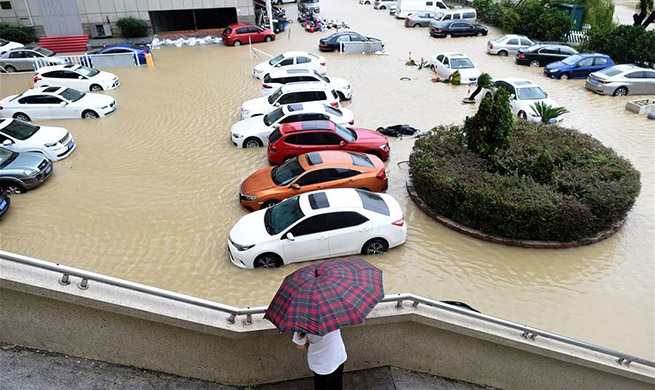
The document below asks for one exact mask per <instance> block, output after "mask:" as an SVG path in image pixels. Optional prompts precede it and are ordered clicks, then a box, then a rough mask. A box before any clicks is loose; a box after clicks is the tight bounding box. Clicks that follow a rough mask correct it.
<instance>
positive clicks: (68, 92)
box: [59, 88, 86, 102]
mask: <svg viewBox="0 0 655 390" xmlns="http://www.w3.org/2000/svg"><path fill="white" fill-rule="evenodd" d="M84 95H86V94H85V93H84V92H80V91H77V90H75V89H71V88H66V89H64V90H63V91H61V92H60V93H59V96H61V97H63V98H64V99H66V100H68V101H71V102H76V101H78V100H80V99H82V98H83V97H84Z"/></svg>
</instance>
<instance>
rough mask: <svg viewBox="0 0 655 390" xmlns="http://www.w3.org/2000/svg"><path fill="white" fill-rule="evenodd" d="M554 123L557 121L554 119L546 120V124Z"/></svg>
mask: <svg viewBox="0 0 655 390" xmlns="http://www.w3.org/2000/svg"><path fill="white" fill-rule="evenodd" d="M555 122H557V119H556V118H551V119H548V123H555Z"/></svg>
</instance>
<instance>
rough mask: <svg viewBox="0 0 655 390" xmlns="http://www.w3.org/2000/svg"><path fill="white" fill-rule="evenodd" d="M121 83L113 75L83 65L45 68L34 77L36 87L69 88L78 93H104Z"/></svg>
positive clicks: (40, 69)
mask: <svg viewBox="0 0 655 390" xmlns="http://www.w3.org/2000/svg"><path fill="white" fill-rule="evenodd" d="M120 83H121V82H120V80H118V77H117V76H116V75H115V74H113V73H109V72H104V71H101V70H97V69H93V68H89V67H86V66H82V65H55V66H44V67H42V68H39V70H38V71H37V72H36V76H34V86H35V87H47V86H57V87H68V88H73V89H77V90H78V91H104V90H108V89H114V88H116V87H118V86H119V85H120Z"/></svg>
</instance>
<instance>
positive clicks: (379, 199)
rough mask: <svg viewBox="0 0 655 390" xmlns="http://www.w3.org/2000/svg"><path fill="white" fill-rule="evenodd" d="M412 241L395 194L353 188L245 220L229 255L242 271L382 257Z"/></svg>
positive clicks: (305, 197) (289, 202) (308, 196)
mask: <svg viewBox="0 0 655 390" xmlns="http://www.w3.org/2000/svg"><path fill="white" fill-rule="evenodd" d="M406 239H407V224H406V223H405V216H404V215H403V210H402V209H401V208H400V205H399V204H398V201H396V200H395V199H394V198H393V197H392V196H391V195H387V194H379V193H373V192H369V191H364V190H356V189H353V188H339V189H330V190H324V191H314V192H308V193H305V194H301V195H297V196H294V197H291V198H288V199H286V200H284V201H282V202H280V203H278V204H277V205H275V206H273V207H269V208H267V209H263V210H258V211H255V212H253V213H250V214H248V215H246V216H244V217H243V218H241V219H240V220H239V221H238V222H237V223H236V225H234V227H233V228H232V230H230V235H229V237H228V240H227V241H228V242H227V246H228V252H229V256H230V261H232V264H234V265H235V266H237V267H239V268H259V267H263V268H274V267H279V266H281V265H284V264H290V263H296V262H300V261H306V260H316V259H325V258H328V257H335V256H349V255H354V254H360V253H361V254H370V255H372V254H379V253H384V252H386V251H387V249H389V248H393V247H396V246H398V245H401V244H403V243H404V242H405V240H406Z"/></svg>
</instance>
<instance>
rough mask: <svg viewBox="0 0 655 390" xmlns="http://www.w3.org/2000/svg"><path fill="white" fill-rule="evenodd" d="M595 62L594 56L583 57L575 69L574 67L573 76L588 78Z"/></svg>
mask: <svg viewBox="0 0 655 390" xmlns="http://www.w3.org/2000/svg"><path fill="white" fill-rule="evenodd" d="M593 64H594V58H593V57H589V58H585V59H582V60H580V61H578V64H577V65H576V66H575V69H573V72H571V73H572V75H573V77H576V78H580V77H584V78H586V77H587V76H589V73H591V69H592V65H593Z"/></svg>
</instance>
